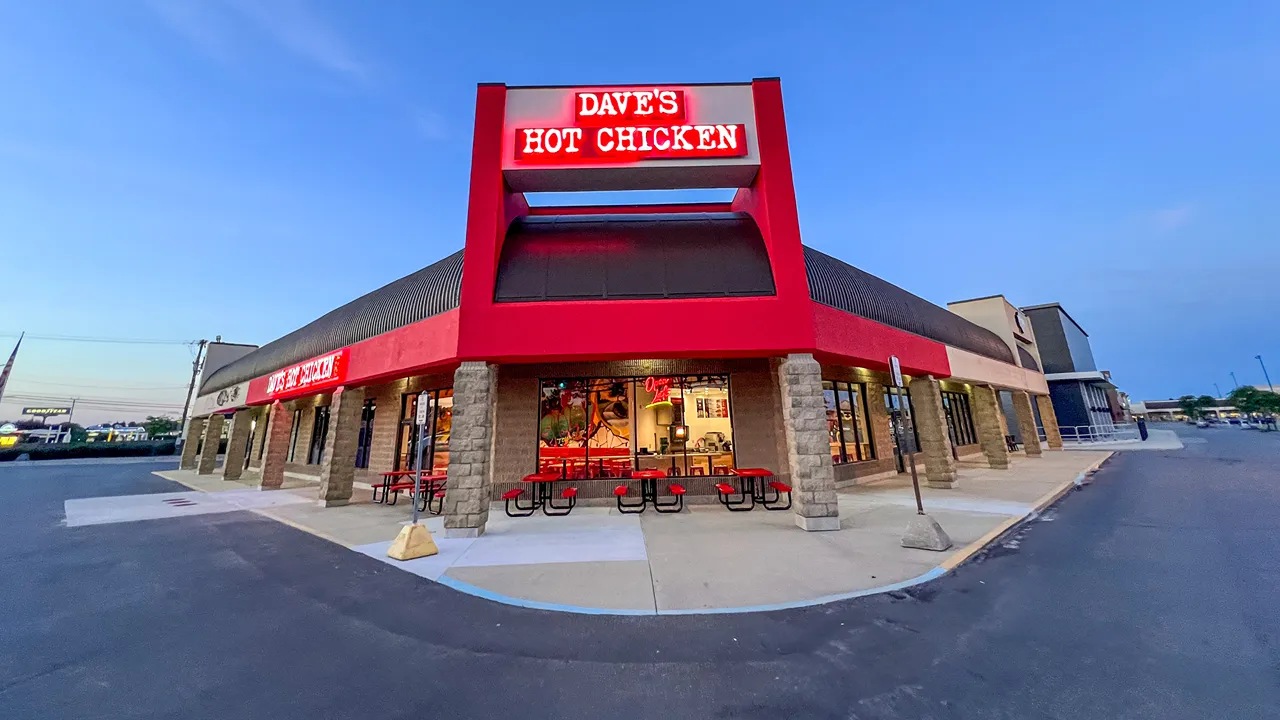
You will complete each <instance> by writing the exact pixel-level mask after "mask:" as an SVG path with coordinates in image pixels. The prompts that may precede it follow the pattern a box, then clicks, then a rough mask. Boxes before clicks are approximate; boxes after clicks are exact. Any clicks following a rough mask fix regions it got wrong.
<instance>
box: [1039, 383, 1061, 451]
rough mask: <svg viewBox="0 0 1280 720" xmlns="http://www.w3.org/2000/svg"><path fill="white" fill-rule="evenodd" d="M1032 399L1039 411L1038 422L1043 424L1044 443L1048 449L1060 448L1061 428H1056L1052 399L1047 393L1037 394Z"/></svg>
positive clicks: (1056, 415)
mask: <svg viewBox="0 0 1280 720" xmlns="http://www.w3.org/2000/svg"><path fill="white" fill-rule="evenodd" d="M1032 401H1033V402H1035V404H1036V409H1038V410H1039V411H1040V422H1041V423H1043V424H1044V436H1045V443H1046V444H1047V445H1048V446H1049V449H1050V450H1061V449H1062V430H1061V429H1059V428H1058V414H1057V413H1056V412H1054V410H1053V400H1052V399H1051V398H1050V397H1049V396H1048V395H1037V396H1035V397H1034V398H1033V399H1032Z"/></svg>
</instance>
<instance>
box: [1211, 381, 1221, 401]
mask: <svg viewBox="0 0 1280 720" xmlns="http://www.w3.org/2000/svg"><path fill="white" fill-rule="evenodd" d="M1213 389H1214V391H1215V392H1217V393H1218V394H1217V395H1215V396H1214V397H1216V398H1218V399H1219V400H1221V399H1222V388H1220V387H1218V383H1214V384H1213Z"/></svg>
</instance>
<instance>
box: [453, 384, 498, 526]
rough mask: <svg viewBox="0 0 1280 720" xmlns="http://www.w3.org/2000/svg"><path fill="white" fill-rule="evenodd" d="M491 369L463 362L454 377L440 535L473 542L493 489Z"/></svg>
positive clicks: (486, 520) (492, 397)
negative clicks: (469, 539)
mask: <svg viewBox="0 0 1280 720" xmlns="http://www.w3.org/2000/svg"><path fill="white" fill-rule="evenodd" d="M495 384H496V375H495V373H494V370H493V367H492V366H490V365H489V364H487V363H483V362H464V363H462V364H461V365H459V366H458V369H457V371H455V372H454V373H453V428H452V430H451V432H450V435H449V484H448V488H449V489H448V493H447V494H446V495H445V510H444V536H445V537H447V538H457V537H478V536H480V535H482V534H484V526H485V523H487V522H488V521H489V501H490V495H491V494H492V488H493V477H492V470H493V403H494V397H495V395H496V388H495Z"/></svg>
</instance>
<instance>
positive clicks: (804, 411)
mask: <svg viewBox="0 0 1280 720" xmlns="http://www.w3.org/2000/svg"><path fill="white" fill-rule="evenodd" d="M778 388H779V391H780V393H781V396H782V428H783V433H784V435H785V436H786V440H787V465H788V467H789V468H790V470H791V489H792V494H791V497H792V506H791V507H792V510H793V511H794V512H795V514H796V525H798V526H799V527H801V528H803V529H805V530H839V529H840V505H839V503H838V502H837V500H836V477H835V472H834V471H833V470H832V468H831V446H830V438H829V436H828V435H827V407H826V404H825V403H824V402H823V399H822V368H821V366H819V365H818V361H817V360H814V359H813V356H812V355H809V354H799V355H788V356H787V357H786V358H785V359H783V361H782V362H781V363H779V364H778Z"/></svg>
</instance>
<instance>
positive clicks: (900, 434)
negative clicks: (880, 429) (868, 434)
mask: <svg viewBox="0 0 1280 720" xmlns="http://www.w3.org/2000/svg"><path fill="white" fill-rule="evenodd" d="M904 407H905V408H906V409H907V410H908V411H909V412H910V413H911V416H912V418H913V419H914V418H915V408H914V407H912V406H911V391H910V390H908V389H906V388H897V389H895V388H891V387H889V386H887V385H886V386H885V388H884V408H885V410H886V411H887V412H888V415H889V433H890V437H892V438H894V444H893V451H894V453H895V454H896V453H898V447H899V445H898V442H897V441H898V439H899V438H901V440H902V444H901V447H902V450H903V451H905V452H908V453H916V452H919V451H920V434H919V431H917V430H916V424H915V423H914V422H912V423H911V434H910V435H907V431H906V428H907V421H906V418H905V417H904V416H903V414H902V410H903V408H904Z"/></svg>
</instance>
